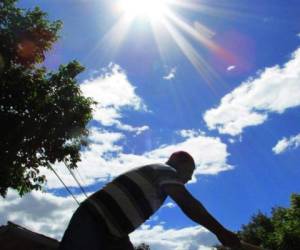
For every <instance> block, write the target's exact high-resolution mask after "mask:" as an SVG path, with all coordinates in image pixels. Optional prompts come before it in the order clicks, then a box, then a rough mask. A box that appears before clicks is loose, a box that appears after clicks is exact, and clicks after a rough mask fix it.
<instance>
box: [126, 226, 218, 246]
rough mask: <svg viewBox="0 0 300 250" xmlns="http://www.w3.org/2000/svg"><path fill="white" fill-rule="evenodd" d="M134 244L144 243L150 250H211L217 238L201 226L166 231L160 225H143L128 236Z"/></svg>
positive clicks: (216, 242)
mask: <svg viewBox="0 0 300 250" xmlns="http://www.w3.org/2000/svg"><path fill="white" fill-rule="evenodd" d="M130 238H131V240H132V241H133V242H135V243H136V244H140V243H143V242H145V243H146V244H149V245H150V246H151V250H211V249H212V246H214V245H216V244H218V243H219V242H218V240H217V238H216V237H215V236H214V235H213V234H212V233H210V232H209V231H207V230H206V229H204V228H203V227H201V226H192V227H185V228H180V229H166V228H164V227H163V226H162V225H157V226H154V227H150V226H149V225H143V226H142V227H141V228H140V229H139V230H136V231H135V232H133V233H132V234H131V235H130Z"/></svg>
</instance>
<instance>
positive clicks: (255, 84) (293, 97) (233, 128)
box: [204, 48, 300, 136]
mask: <svg viewBox="0 0 300 250" xmlns="http://www.w3.org/2000/svg"><path fill="white" fill-rule="evenodd" d="M299 105H300V48H299V49H297V50H296V51H295V52H294V53H293V56H292V58H291V59H290V60H289V61H288V62H287V63H286V64H285V65H283V67H280V66H279V65H276V66H274V67H271V68H266V69H265V70H263V71H262V72H261V73H260V74H259V75H258V77H256V78H254V79H249V80H247V81H246V82H244V83H242V84H241V85H240V86H239V87H237V88H236V89H234V90H233V91H232V92H231V93H229V94H227V95H225V96H224V97H223V98H222V99H221V103H220V105H219V106H218V107H216V108H213V109H210V110H208V111H207V112H206V113H205V114H204V120H205V122H206V124H207V126H208V128H209V129H217V130H218V131H219V133H222V134H229V135H232V136H235V135H238V134H241V133H242V132H243V129H244V128H246V127H249V126H255V125H259V124H262V123H263V122H265V121H266V120H267V119H268V114H269V113H271V112H276V113H283V112H284V111H285V110H286V109H288V108H293V107H297V106H299Z"/></svg>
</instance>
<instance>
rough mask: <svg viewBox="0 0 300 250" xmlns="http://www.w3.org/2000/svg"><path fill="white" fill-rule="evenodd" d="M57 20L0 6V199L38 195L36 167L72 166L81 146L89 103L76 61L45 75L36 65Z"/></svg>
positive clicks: (10, 2) (6, 3) (4, 2)
mask: <svg viewBox="0 0 300 250" xmlns="http://www.w3.org/2000/svg"><path fill="white" fill-rule="evenodd" d="M61 25H62V24H61V22H60V21H54V22H50V21H49V20H47V15H46V13H44V12H43V11H41V10H40V9H39V8H38V7H36V8H34V9H33V10H24V9H20V8H18V7H16V0H1V1H0V41H1V43H0V79H1V81H0V120H1V125H2V129H1V130H0V159H1V166H0V195H1V196H3V197H5V195H6V193H7V189H8V188H9V187H10V188H13V189H16V190H17V191H18V192H19V194H20V195H23V194H24V193H26V192H29V191H31V190H34V189H35V190H38V189H41V188H42V185H43V184H44V182H45V181H46V177H45V176H43V175H41V174H40V167H46V168H50V167H51V164H54V163H55V162H57V161H58V162H60V161H64V162H65V163H66V164H67V165H68V166H69V167H70V168H75V167H77V163H78V161H79V160H80V149H81V147H82V146H84V145H86V140H85V137H86V136H87V134H88V130H87V129H86V125H87V123H88V122H89V121H90V120H91V118H92V104H93V101H92V100H91V99H89V98H85V97H84V96H82V93H81V91H80V88H79V86H78V84H77V81H76V79H75V78H76V76H77V75H78V74H79V73H80V72H82V71H83V70H84V68H83V67H82V66H81V65H80V64H79V63H78V62H76V61H72V62H70V63H68V64H67V65H61V66H60V67H59V69H58V71H57V72H47V69H46V68H45V67H41V66H40V64H41V63H42V62H43V61H44V59H45V53H46V52H47V51H48V50H49V49H50V48H51V47H52V45H53V43H54V42H55V41H56V40H57V39H58V32H59V30H60V28H61Z"/></svg>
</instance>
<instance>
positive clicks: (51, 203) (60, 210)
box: [0, 190, 77, 239]
mask: <svg viewBox="0 0 300 250" xmlns="http://www.w3.org/2000/svg"><path fill="white" fill-rule="evenodd" d="M76 208H77V204H76V203H75V202H74V200H73V199H72V198H71V197H57V196H54V195H52V194H49V193H41V192H36V191H33V192H31V193H29V194H26V195H25V196H24V197H22V198H20V197H19V196H18V194H17V193H16V192H15V191H11V190H9V191H8V193H7V198H5V199H3V198H0V225H3V224H6V223H7V221H12V222H14V223H17V224H18V225H21V226H24V227H26V228H28V229H30V230H32V231H34V232H38V233H42V234H45V235H48V236H50V237H54V238H56V239H60V238H61V236H62V234H63V232H64V230H65V229H66V227H67V224H68V222H69V220H70V218H71V216H72V214H73V212H74V211H75V209H76Z"/></svg>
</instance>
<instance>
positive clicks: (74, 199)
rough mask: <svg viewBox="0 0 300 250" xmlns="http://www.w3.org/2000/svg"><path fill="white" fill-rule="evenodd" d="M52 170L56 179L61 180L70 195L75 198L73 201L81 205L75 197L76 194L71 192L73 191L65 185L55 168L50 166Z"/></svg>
mask: <svg viewBox="0 0 300 250" xmlns="http://www.w3.org/2000/svg"><path fill="white" fill-rule="evenodd" d="M49 167H50V169H51V170H52V171H53V173H54V174H55V175H56V177H57V178H58V179H59V180H60V182H61V183H62V184H63V185H64V187H65V189H67V191H68V192H69V193H70V195H71V196H72V197H73V199H74V200H75V202H76V203H77V204H78V205H80V202H79V201H78V200H77V199H76V197H75V196H74V194H73V193H72V192H71V190H70V189H69V188H68V187H67V185H66V184H65V183H64V181H63V180H62V179H61V178H60V176H59V175H58V173H57V172H56V171H55V170H54V168H53V167H52V166H51V165H49Z"/></svg>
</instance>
